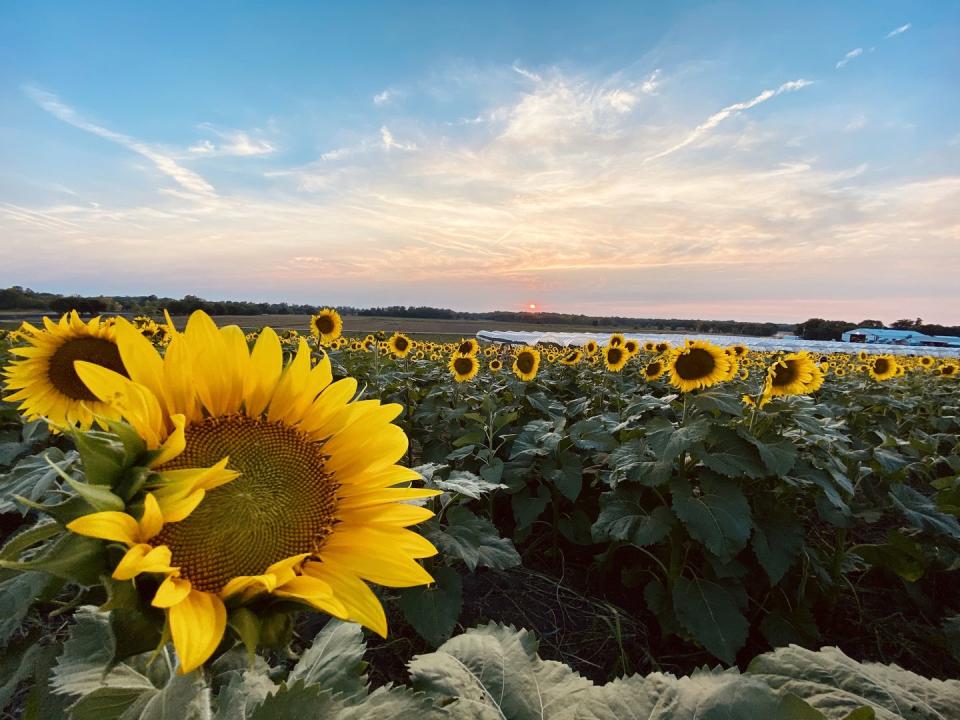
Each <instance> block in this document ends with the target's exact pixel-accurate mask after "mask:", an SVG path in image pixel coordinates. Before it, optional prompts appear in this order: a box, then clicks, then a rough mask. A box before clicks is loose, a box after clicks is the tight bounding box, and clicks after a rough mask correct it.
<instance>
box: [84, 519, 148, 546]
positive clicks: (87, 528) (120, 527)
mask: <svg viewBox="0 0 960 720" xmlns="http://www.w3.org/2000/svg"><path fill="white" fill-rule="evenodd" d="M67 530H69V531H70V532H75V533H76V534H77V535H86V536H87V537H94V538H100V539H101V540H113V541H114V542H121V543H125V544H126V545H136V544H137V543H138V542H140V537H139V536H140V525H139V524H138V523H137V521H136V520H134V519H133V518H132V517H130V516H129V515H127V514H126V513H122V512H115V511H108V512H98V513H91V514H90V515H84V516H82V517H78V518H77V519H76V520H73V521H71V522H69V523H67Z"/></svg>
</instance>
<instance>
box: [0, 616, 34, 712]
mask: <svg viewBox="0 0 960 720" xmlns="http://www.w3.org/2000/svg"><path fill="white" fill-rule="evenodd" d="M43 656H44V646H43V644H42V643H41V642H40V633H39V632H38V631H34V632H32V633H30V634H29V635H27V636H25V637H22V638H17V639H16V640H14V641H13V642H12V643H10V644H9V645H7V646H6V647H4V648H3V652H2V653H0V712H2V711H3V710H5V709H6V708H7V704H8V703H9V702H10V700H11V698H13V696H14V693H15V692H16V691H17V687H18V686H19V685H20V684H21V683H23V682H25V681H26V680H27V678H29V677H30V676H31V675H33V674H34V671H35V668H36V666H37V665H39V664H41V662H42V659H43Z"/></svg>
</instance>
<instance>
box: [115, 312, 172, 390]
mask: <svg viewBox="0 0 960 720" xmlns="http://www.w3.org/2000/svg"><path fill="white" fill-rule="evenodd" d="M116 333H117V348H118V349H119V350H120V357H121V359H122V360H123V366H124V368H126V370H127V375H128V376H129V377H130V379H131V380H133V381H134V382H135V383H139V384H140V385H143V386H144V387H146V388H148V389H149V390H150V391H151V392H152V393H153V394H154V395H156V396H157V397H161V396H162V394H163V358H161V357H160V354H159V353H158V352H157V350H156V348H154V347H153V343H151V342H150V341H149V340H147V339H146V338H145V337H144V336H143V334H142V333H141V332H140V331H139V330H137V329H136V328H135V327H134V326H133V325H131V324H130V323H129V322H127V321H126V320H125V319H123V318H117V322H116Z"/></svg>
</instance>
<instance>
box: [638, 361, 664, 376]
mask: <svg viewBox="0 0 960 720" xmlns="http://www.w3.org/2000/svg"><path fill="white" fill-rule="evenodd" d="M666 370H667V367H666V365H664V364H663V361H662V360H651V361H650V362H648V363H647V364H646V365H645V366H644V368H643V377H644V378H645V379H646V380H656V379H657V378H659V377H660V376H661V375H663V373H664V372H666Z"/></svg>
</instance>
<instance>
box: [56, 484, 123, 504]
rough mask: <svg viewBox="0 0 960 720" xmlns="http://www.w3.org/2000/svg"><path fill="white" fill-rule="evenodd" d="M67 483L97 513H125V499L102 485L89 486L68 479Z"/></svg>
mask: <svg viewBox="0 0 960 720" xmlns="http://www.w3.org/2000/svg"><path fill="white" fill-rule="evenodd" d="M64 482H66V483H67V485H69V486H70V487H71V488H73V490H74V491H75V492H76V493H77V495H79V496H80V497H82V498H83V499H84V500H86V501H87V504H88V505H90V507H91V508H93V509H94V510H96V511H97V512H106V511H116V512H120V511H123V509H124V507H125V505H124V502H123V499H122V498H120V497H118V496H117V495H114V494H113V493H112V492H110V490H109V489H107V488H105V487H104V486H102V485H88V484H87V483H84V482H78V481H77V480H72V479H70V478H66V479H65V480H64Z"/></svg>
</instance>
